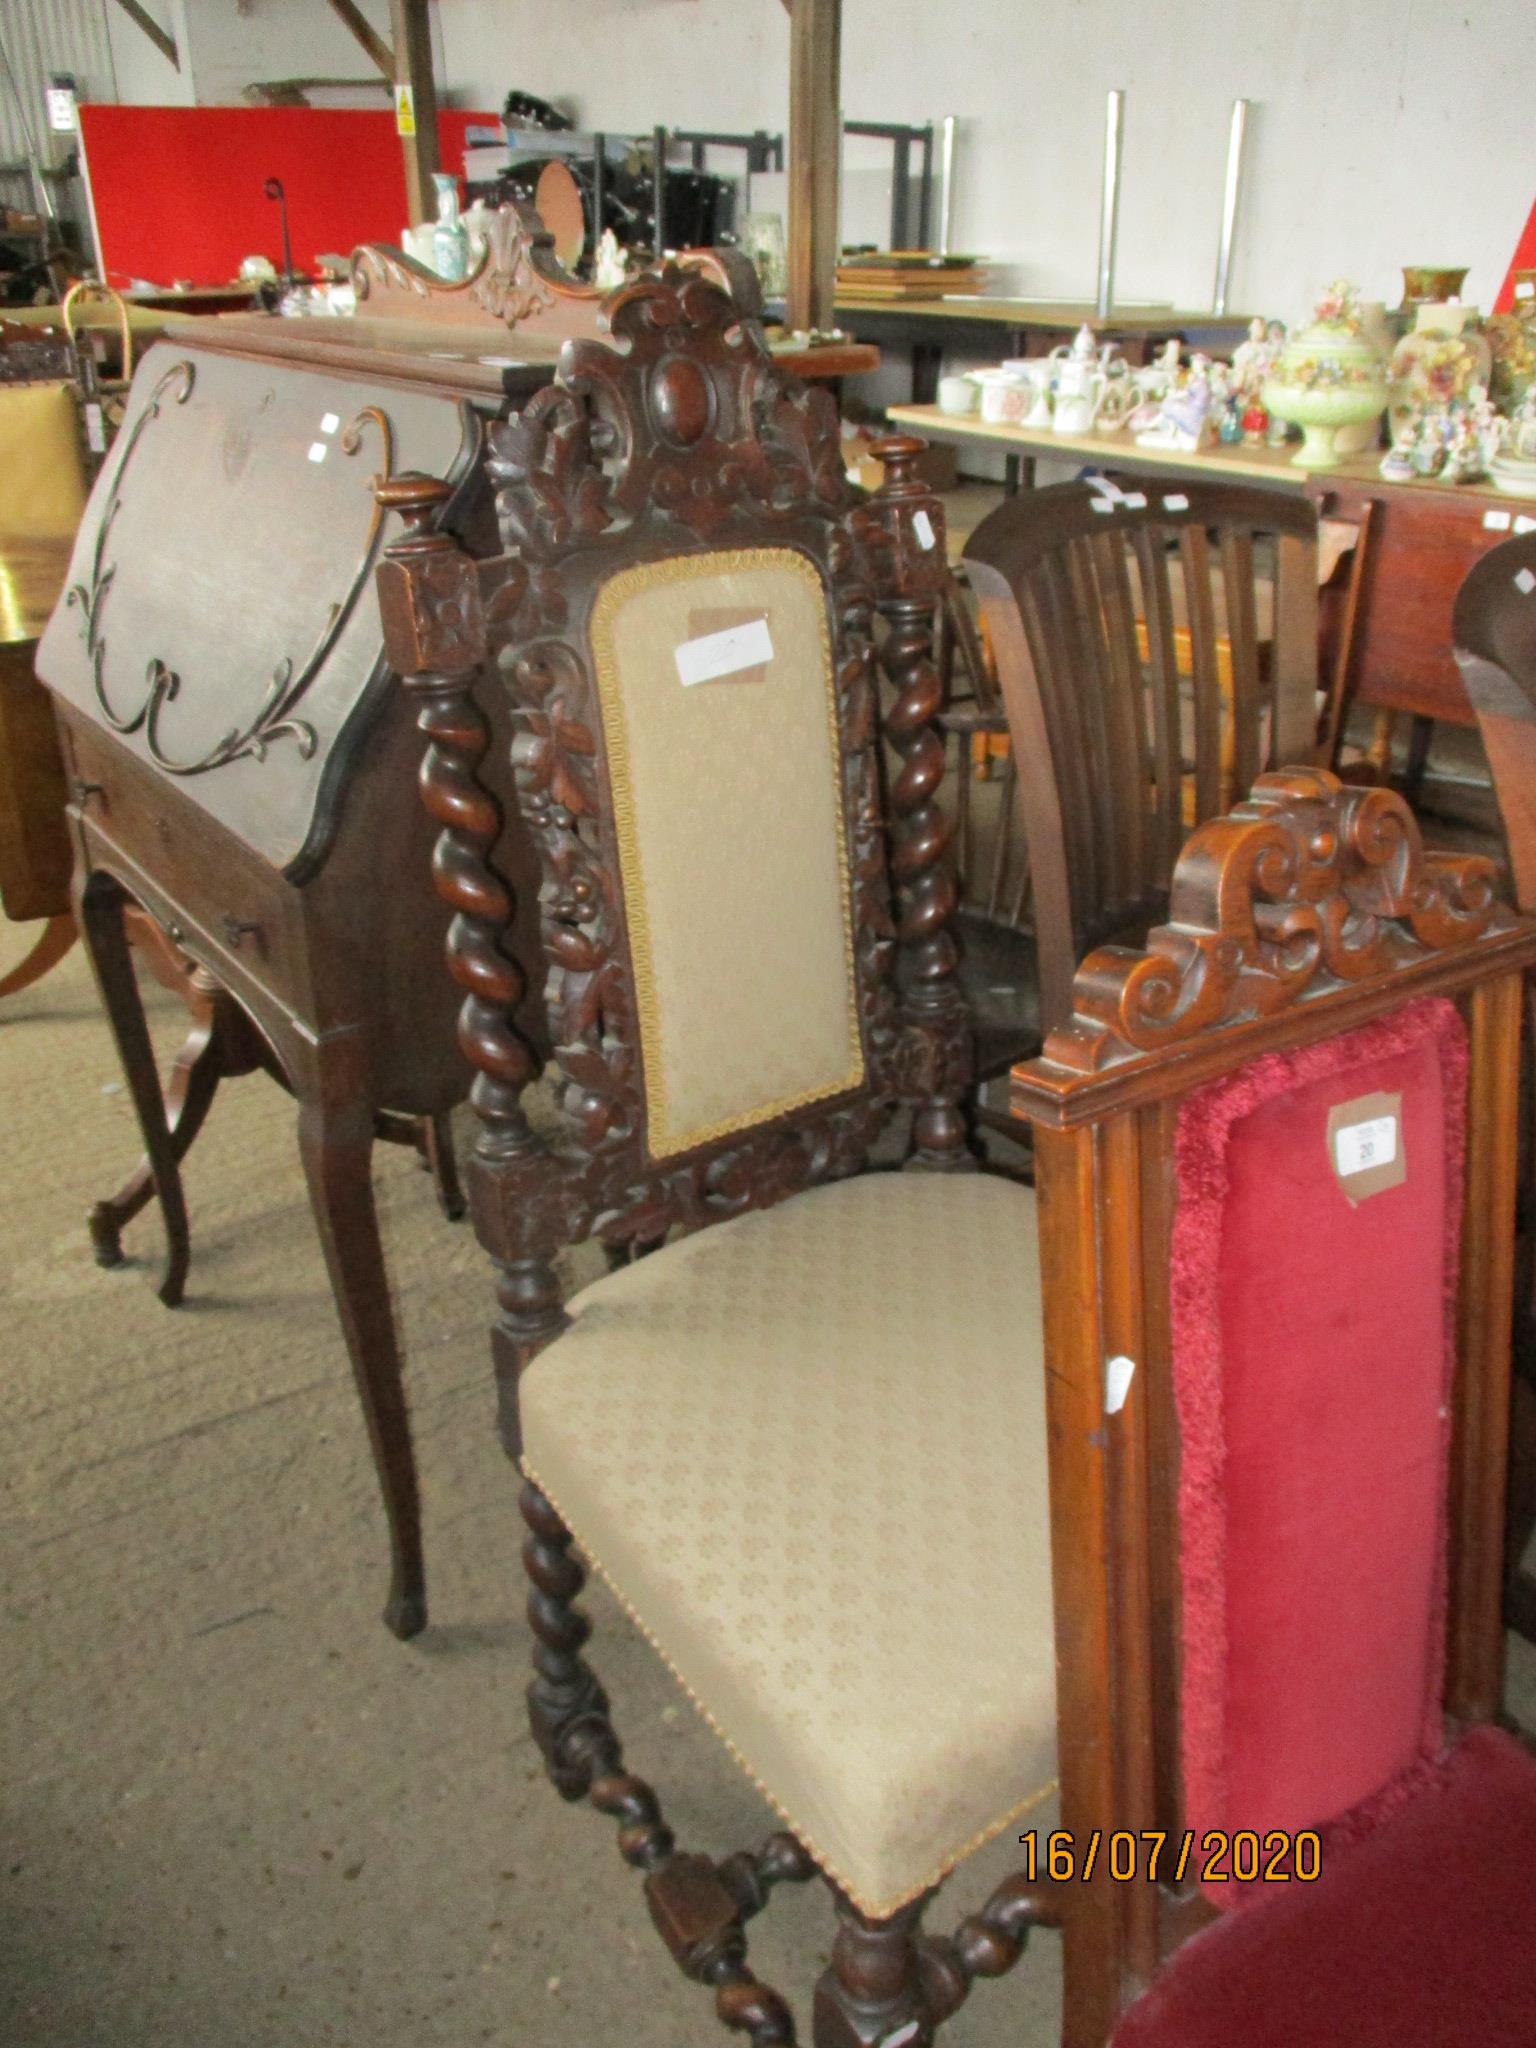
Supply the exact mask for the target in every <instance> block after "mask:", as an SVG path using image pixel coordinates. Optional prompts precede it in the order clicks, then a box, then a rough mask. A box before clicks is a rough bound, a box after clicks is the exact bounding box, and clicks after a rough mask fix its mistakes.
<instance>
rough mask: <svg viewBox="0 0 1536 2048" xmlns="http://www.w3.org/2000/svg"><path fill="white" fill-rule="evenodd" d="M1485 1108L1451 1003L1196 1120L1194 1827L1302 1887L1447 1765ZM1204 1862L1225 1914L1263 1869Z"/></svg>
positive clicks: (1188, 1725)
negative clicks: (1461, 1302)
mask: <svg viewBox="0 0 1536 2048" xmlns="http://www.w3.org/2000/svg"><path fill="white" fill-rule="evenodd" d="M1465 1088H1466V1033H1465V1030H1464V1028H1463V1025H1462V1022H1461V1019H1460V1017H1459V1016H1458V1014H1457V1011H1456V1007H1455V1005H1454V1004H1453V1003H1451V1002H1450V1001H1448V1000H1447V999H1446V998H1444V997H1429V998H1425V999H1422V1000H1421V1001H1419V1002H1417V1003H1412V1004H1409V1005H1407V1006H1406V1007H1405V1008H1403V1009H1401V1010H1398V1011H1395V1012H1393V1013H1392V1014H1391V1015H1389V1016H1386V1017H1382V1018H1378V1019H1376V1020H1375V1021H1373V1022H1371V1023H1369V1024H1363V1025H1360V1026H1358V1027H1357V1028H1356V1029H1355V1030H1353V1031H1349V1032H1345V1033H1343V1034H1342V1035H1341V1036H1339V1037H1336V1038H1328V1039H1324V1040H1322V1041H1321V1042H1319V1043H1317V1044H1314V1045H1307V1046H1302V1047H1299V1048H1297V1049H1295V1050H1293V1051H1289V1052H1273V1053H1266V1054H1262V1055H1260V1056H1259V1057H1258V1058H1256V1059H1252V1060H1248V1061H1246V1062H1245V1063H1244V1064H1243V1065H1242V1066H1240V1067H1238V1068H1237V1069H1236V1070H1235V1071H1234V1072H1232V1073H1231V1074H1228V1075H1225V1076H1223V1078H1222V1079H1220V1080H1218V1081H1214V1082H1212V1083H1210V1084H1209V1085H1208V1086H1206V1087H1205V1088H1202V1089H1197V1090H1196V1091H1195V1092H1194V1093H1193V1094H1191V1095H1189V1096H1187V1097H1186V1098H1185V1100H1184V1101H1183V1102H1182V1103H1181V1104H1180V1107H1179V1114H1178V1127H1177V1133H1176V1138H1175V1193H1176V1200H1177V1209H1176V1212H1175V1216H1174V1226H1173V1243H1172V1263H1171V1276H1170V1277H1171V1286H1170V1322H1171V1337H1172V1346H1171V1352H1170V1360H1169V1363H1170V1367H1171V1375H1172V1384H1173V1396H1174V1406H1175V1412H1176V1415H1177V1421H1178V1433H1179V1447H1180V1465H1179V1484H1178V1569H1179V1582H1180V1597H1181V1611H1182V1626H1181V1642H1180V1648H1181V1653H1182V1668H1181V1677H1180V1688H1179V1719H1180V1745H1179V1763H1180V1768H1181V1771H1182V1776H1183V1784H1184V1821H1185V1826H1186V1827H1188V1828H1190V1829H1191V1830H1192V1831H1193V1832H1194V1833H1195V1835H1196V1836H1197V1837H1199V1838H1201V1839H1202V1840H1203V1839H1204V1838H1205V1837H1206V1836H1207V1835H1212V1836H1215V1837H1217V1838H1219V1840H1220V1841H1222V1842H1225V1841H1226V1840H1228V1839H1230V1838H1231V1837H1232V1836H1233V1835H1234V1834H1237V1833H1239V1832H1244V1831H1246V1832H1249V1833H1256V1834H1257V1835H1258V1836H1259V1837H1260V1840H1261V1842H1262V1843H1263V1844H1264V1845H1265V1859H1264V1860H1265V1861H1266V1862H1268V1861H1270V1860H1271V1859H1272V1858H1273V1857H1276V1856H1279V1857H1281V1858H1282V1860H1283V1863H1284V1867H1287V1868H1289V1867H1290V1861H1291V1858H1290V1854H1289V1852H1288V1837H1289V1835H1291V1834H1294V1833H1295V1831H1296V1830H1298V1829H1312V1828H1316V1827H1317V1826H1318V1825H1319V1824H1325V1825H1326V1824H1330V1823H1331V1824H1334V1825H1339V1824H1341V1823H1343V1821H1344V1819H1345V1817H1346V1816H1354V1815H1357V1814H1359V1813H1360V1810H1361V1809H1362V1808H1366V1809H1369V1808H1371V1807H1372V1806H1374V1805H1376V1804H1378V1803H1379V1802H1381V1801H1382V1800H1383V1799H1390V1798H1391V1796H1392V1793H1393V1791H1394V1789H1395V1788H1397V1787H1399V1786H1401V1785H1402V1784H1403V1782H1404V1781H1405V1780H1406V1779H1409V1778H1411V1775H1412V1773H1413V1772H1414V1770H1415V1768H1416V1767H1417V1766H1419V1765H1421V1764H1423V1763H1424V1762H1426V1761H1427V1760H1428V1759H1429V1758H1431V1757H1432V1756H1433V1755H1434V1754H1435V1753H1436V1752H1437V1751H1438V1750H1439V1748H1440V1746H1441V1713H1440V1691H1441V1684H1442V1678H1443V1672H1444V1664H1445V1657H1444V1640H1445V1563H1446V1540H1447V1522H1446V1515H1447V1498H1446V1493H1447V1454H1448V1449H1449V1441H1450V1396H1451V1381H1452V1367H1453V1361H1454V1355H1455V1324H1454V1309H1455V1301H1456V1290H1457V1280H1458V1276H1459V1264H1460V1259H1459V1242H1458V1239H1459V1231H1460V1224H1461V1180H1462V1152H1463V1134H1464V1128H1465ZM1200 1867H1201V1868H1202V1869H1208V1870H1209V1873H1210V1874H1209V1875H1208V1876H1207V1877H1205V1878H1204V1879H1202V1888H1203V1889H1204V1890H1205V1892H1206V1895H1207V1896H1208V1897H1209V1898H1210V1899H1211V1900H1212V1901H1213V1903H1217V1904H1220V1903H1223V1902H1224V1901H1225V1900H1226V1899H1227V1898H1228V1897H1229V1896H1230V1894H1231V1890H1232V1881H1233V1878H1234V1877H1237V1878H1241V1877H1242V1875H1243V1874H1244V1872H1245V1871H1247V1872H1248V1874H1249V1875H1250V1876H1251V1874H1252V1855H1251V1851H1249V1850H1245V1851H1244V1852H1242V1854H1240V1856H1239V1858H1238V1859H1237V1862H1236V1865H1235V1866H1234V1861H1233V1857H1232V1855H1231V1853H1230V1852H1226V1853H1222V1852H1221V1851H1220V1850H1215V1851H1213V1853H1212V1854H1211V1855H1210V1856H1203V1857H1201V1858H1200Z"/></svg>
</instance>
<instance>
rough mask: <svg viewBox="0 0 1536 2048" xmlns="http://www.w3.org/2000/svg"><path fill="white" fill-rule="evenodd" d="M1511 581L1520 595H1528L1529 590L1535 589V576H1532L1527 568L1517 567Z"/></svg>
mask: <svg viewBox="0 0 1536 2048" xmlns="http://www.w3.org/2000/svg"><path fill="white" fill-rule="evenodd" d="M1513 581H1514V586H1515V588H1516V590H1518V591H1519V593H1520V595H1521V596H1522V597H1529V596H1530V594H1531V592H1532V591H1533V590H1536V576H1533V575H1532V574H1531V572H1530V570H1529V569H1517V570H1516V571H1515V574H1514V578H1513Z"/></svg>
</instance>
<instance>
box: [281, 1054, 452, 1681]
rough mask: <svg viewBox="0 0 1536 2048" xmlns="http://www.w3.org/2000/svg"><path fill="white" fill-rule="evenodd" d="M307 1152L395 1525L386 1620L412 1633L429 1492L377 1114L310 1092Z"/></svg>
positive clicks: (419, 1606)
mask: <svg viewBox="0 0 1536 2048" xmlns="http://www.w3.org/2000/svg"><path fill="white" fill-rule="evenodd" d="M299 1153H300V1156H301V1158H302V1159H303V1161H304V1174H305V1178H306V1180H307V1181H308V1183H309V1200H310V1206H311V1208H312V1209H313V1211H314V1216H315V1227H316V1229H317V1230H318V1232H319V1235H320V1244H321V1248H322V1250H323V1251H324V1253H325V1263H326V1268H327V1271H328V1272H329V1274H330V1280H331V1292H332V1293H333V1295H334V1296H335V1299H336V1312H337V1314H338V1315H339V1317H340V1318H341V1330H342V1336H343V1337H344V1338H345V1340H346V1346H347V1355H348V1357H349V1358H350V1360H351V1362H352V1375H353V1378H354V1379H355V1380H356V1382H357V1391H358V1397H359V1399H360V1400H361V1402H362V1408H363V1419H364V1421H365V1422H366V1423H367V1425H368V1441H369V1443H370V1444H371V1446H372V1448H373V1462H374V1465H375V1467H376V1469H377V1471H378V1475H379V1490H380V1492H381V1493H382V1495H383V1498H384V1514H385V1518H386V1520H387V1522H388V1524H389V1547H390V1566H391V1570H390V1587H389V1598H388V1600H387V1601H386V1603H385V1607H384V1621H385V1625H386V1626H387V1627H388V1628H389V1629H390V1630H391V1631H392V1632H393V1633H394V1634H395V1635H397V1636H399V1637H400V1638H401V1639H402V1640H405V1639H408V1638H409V1637H411V1636H414V1635H417V1634H419V1633H420V1631H421V1630H422V1629H423V1628H425V1627H426V1622H427V1595H426V1577H425V1568H424V1564H423V1558H422V1542H421V1497H420V1491H419V1488H418V1486H417V1480H416V1459H415V1454H414V1452H413V1451H412V1448H411V1424H410V1415H409V1411H408V1410H407V1407H406V1401H405V1387H404V1384H403V1380H402V1376H401V1368H400V1350H399V1344H398V1341H397V1339H396V1334H395V1323H394V1316H393V1314H392V1312H391V1310H390V1303H389V1279H388V1275H387V1273H386V1271H385V1267H384V1250H383V1246H382V1245H381V1244H380V1242H379V1219H378V1212H377V1210H376V1209H375V1207H374V1200H373V1176H372V1171H371V1166H372V1154H373V1121H372V1118H371V1117H370V1116H369V1115H367V1114H366V1113H358V1112H357V1111H355V1110H352V1109H345V1110H340V1111H337V1110H332V1109H330V1108H328V1106H327V1104H326V1102H325V1101H324V1099H323V1098H322V1096H321V1095H319V1094H310V1093H309V1092H308V1091H306V1092H305V1094H304V1095H303V1096H302V1098H301V1100H300V1105H299Z"/></svg>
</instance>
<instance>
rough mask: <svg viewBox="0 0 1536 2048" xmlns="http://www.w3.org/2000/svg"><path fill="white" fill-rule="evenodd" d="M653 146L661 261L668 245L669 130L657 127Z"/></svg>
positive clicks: (653, 196)
mask: <svg viewBox="0 0 1536 2048" xmlns="http://www.w3.org/2000/svg"><path fill="white" fill-rule="evenodd" d="M651 147H652V149H653V150H654V151H655V161H654V162H653V163H652V165H651V207H652V210H653V211H654V213H655V215H656V246H655V252H654V253H655V257H656V261H657V262H658V263H659V262H660V261H661V257H662V252H663V250H664V249H665V248H666V246H667V131H666V129H665V128H656V129H653V130H652V132H651Z"/></svg>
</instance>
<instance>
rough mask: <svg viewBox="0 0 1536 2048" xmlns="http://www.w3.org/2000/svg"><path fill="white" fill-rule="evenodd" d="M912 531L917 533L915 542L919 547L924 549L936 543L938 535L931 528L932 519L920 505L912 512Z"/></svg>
mask: <svg viewBox="0 0 1536 2048" xmlns="http://www.w3.org/2000/svg"><path fill="white" fill-rule="evenodd" d="M912 531H913V532H914V533H915V534H916V535H917V544H918V546H919V547H920V548H925V549H926V548H931V547H933V546H935V545H936V543H937V540H938V536H937V534H935V532H934V530H933V521H932V520H931V519H930V518H929V517H928V514H927V512H926V511H925V510H924V508H923V507H922V506H921V505H919V506H918V508H917V510H916V511H915V512H914V513H913V514H912Z"/></svg>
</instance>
